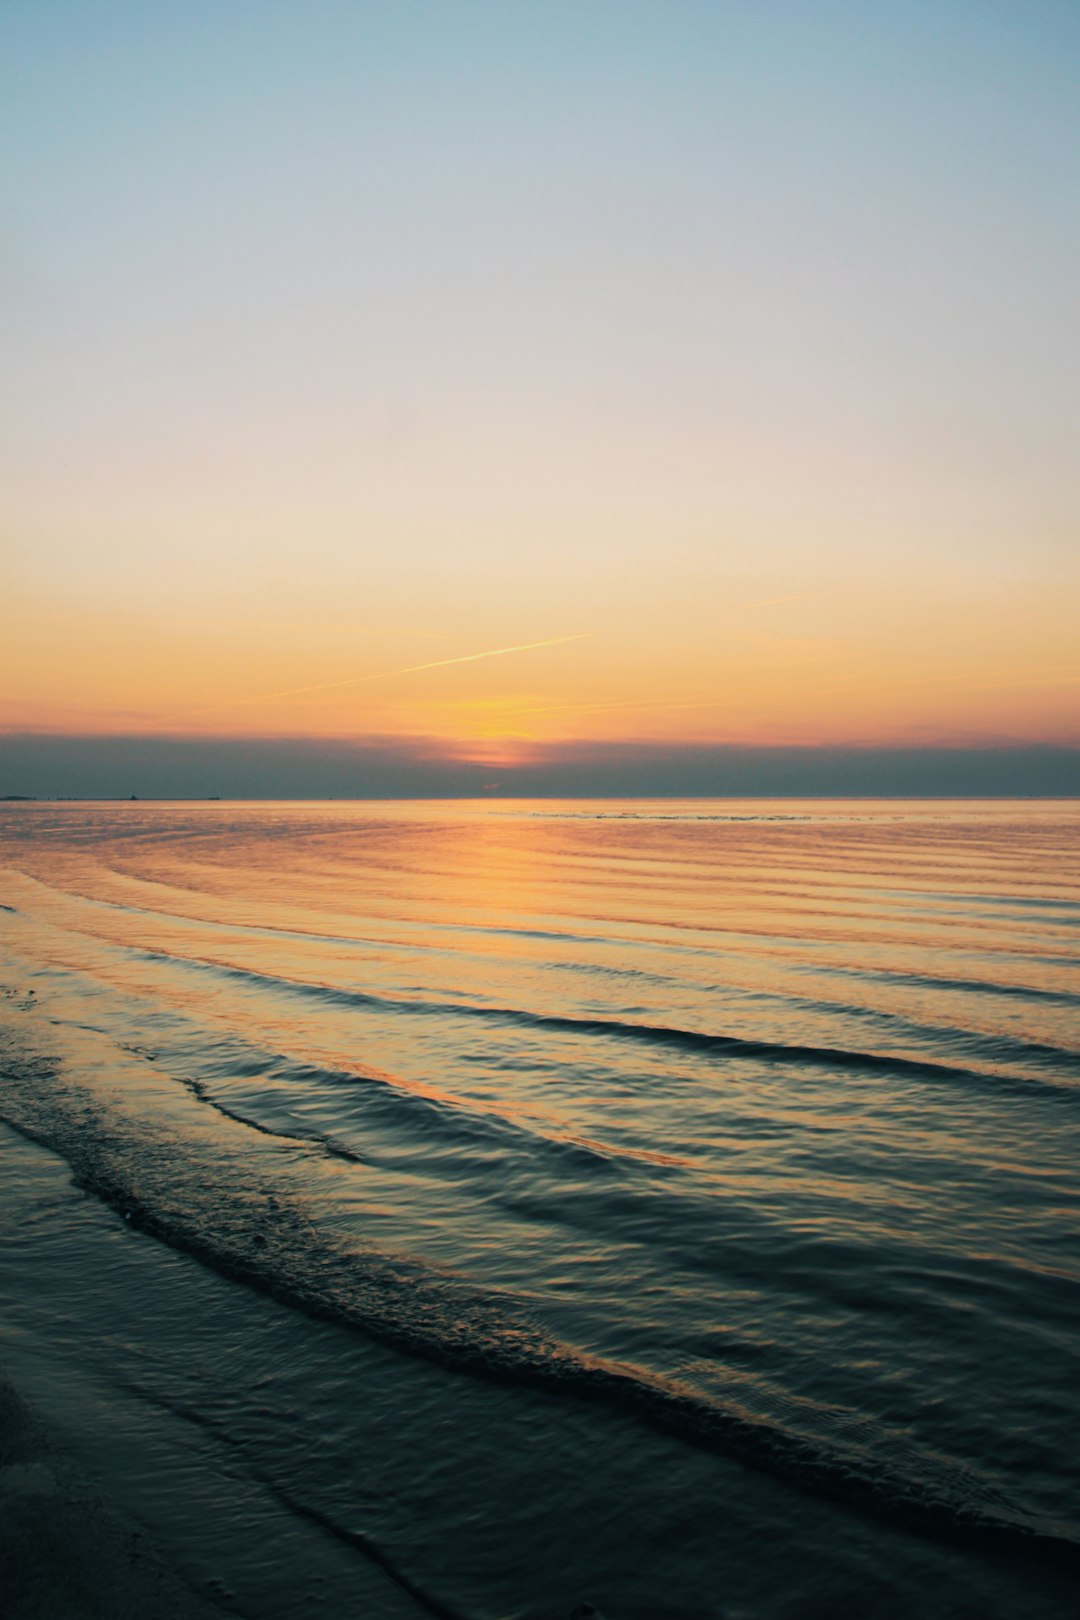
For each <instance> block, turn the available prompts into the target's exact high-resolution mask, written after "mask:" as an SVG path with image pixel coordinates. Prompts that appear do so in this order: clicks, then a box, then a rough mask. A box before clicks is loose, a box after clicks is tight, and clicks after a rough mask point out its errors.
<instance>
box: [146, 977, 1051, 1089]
mask: <svg viewBox="0 0 1080 1620" xmlns="http://www.w3.org/2000/svg"><path fill="white" fill-rule="evenodd" d="M135 954H136V955H138V956H140V957H141V958H143V959H144V960H148V961H153V962H160V963H163V964H166V965H168V966H169V967H172V968H177V967H179V968H182V969H190V970H193V971H196V972H205V973H208V974H212V975H214V976H216V977H219V978H226V979H232V980H234V981H236V982H238V983H241V984H244V985H246V986H248V987H252V988H257V987H263V988H267V989H272V990H273V991H275V992H277V993H281V994H285V995H293V996H299V997H303V998H305V999H311V1000H315V1001H318V1002H321V1003H323V1004H327V1005H332V1006H340V1007H349V1008H367V1009H370V1010H371V1011H376V1012H381V1013H389V1014H392V1015H404V1016H408V1017H421V1018H462V1019H479V1020H481V1021H484V1022H487V1023H494V1024H501V1025H504V1026H507V1027H511V1028H519V1029H535V1030H549V1031H551V1032H552V1033H554V1034H560V1035H582V1036H599V1037H601V1038H605V1039H611V1040H621V1041H638V1042H642V1043H644V1044H646V1045H650V1046H655V1047H661V1048H667V1049H669V1050H673V1051H680V1052H692V1053H695V1054H701V1055H705V1056H713V1057H729V1058H739V1059H758V1060H760V1061H764V1062H769V1063H797V1064H804V1065H805V1064H810V1065H814V1066H815V1067H827V1068H830V1069H851V1070H859V1071H861V1072H863V1073H879V1074H890V1075H900V1076H907V1077H909V1078H911V1079H917V1080H931V1081H933V1080H959V1081H972V1080H974V1081H977V1082H979V1083H987V1082H989V1083H992V1084H994V1085H995V1086H998V1087H1002V1086H1018V1087H1022V1088H1023V1089H1024V1093H1025V1095H1026V1094H1029V1093H1030V1091H1032V1090H1034V1089H1038V1090H1043V1091H1046V1092H1047V1093H1053V1092H1058V1093H1061V1094H1063V1095H1064V1096H1066V1097H1069V1098H1075V1094H1076V1089H1077V1088H1076V1087H1074V1086H1071V1085H1069V1084H1068V1083H1067V1082H1057V1081H1054V1080H1051V1079H1049V1078H1046V1077H1044V1076H1041V1075H1040V1076H1031V1075H1022V1074H1015V1073H1001V1072H999V1071H997V1070H991V1069H982V1068H979V1067H977V1066H976V1065H975V1064H972V1063H970V1062H964V1063H945V1062H941V1061H940V1060H938V1059H936V1058H929V1057H915V1056H908V1055H903V1054H899V1053H888V1052H874V1051H866V1050H862V1049H854V1048H850V1047H837V1046H818V1045H815V1044H812V1043H805V1042H783V1041H775V1040H769V1041H759V1040H750V1039H747V1038H746V1037H744V1036H738V1035H720V1034H715V1033H712V1032H710V1031H706V1030H695V1029H686V1028H682V1027H680V1026H678V1025H671V1024H651V1023H641V1022H637V1021H636V1020H630V1019H622V1018H612V1017H586V1016H581V1017H571V1016H568V1015H566V1014H561V1013H538V1012H532V1011H529V1010H527V1009H525V1008H520V1007H495V1006H485V1005H482V1004H478V1003H474V1002H464V1001H432V1000H426V999H421V998H413V997H397V996H383V995H376V994H375V993H374V992H372V991H367V990H354V989H345V988H343V987H340V986H336V985H327V984H318V983H315V982H313V981H310V980H304V979H291V978H284V977H282V976H281V975H278V974H271V973H262V972H259V971H257V970H255V969H253V968H242V967H237V966H235V965H234V964H232V963H227V962H217V961H214V960H212V959H209V958H194V957H176V956H172V955H169V954H168V953H165V952H161V951H145V950H140V951H137V952H136V953H135ZM936 1033H937V1035H938V1038H939V1039H940V1038H945V1039H952V1040H953V1041H954V1042H957V1043H959V1042H961V1041H964V1040H968V1041H978V1042H979V1044H980V1045H981V1046H982V1047H983V1048H986V1047H990V1048H992V1051H991V1053H990V1054H989V1055H991V1056H992V1057H993V1058H995V1059H996V1060H998V1061H1004V1062H1008V1061H1009V1060H1010V1059H1011V1060H1013V1061H1024V1060H1025V1059H1026V1060H1027V1061H1034V1062H1046V1061H1047V1060H1051V1061H1053V1062H1054V1063H1055V1064H1058V1065H1061V1066H1062V1067H1065V1068H1067V1069H1069V1070H1075V1071H1076V1072H1077V1074H1080V1053H1077V1052H1074V1051H1071V1050H1069V1049H1068V1048H1065V1047H1057V1046H1051V1045H1048V1044H1046V1043H1040V1042H1034V1041H1019V1040H1016V1039H1012V1038H1010V1039H1006V1038H1004V1037H984V1036H978V1035H975V1034H967V1033H966V1032H965V1033H963V1034H957V1033H956V1032H953V1031H949V1032H942V1031H937V1032H936Z"/></svg>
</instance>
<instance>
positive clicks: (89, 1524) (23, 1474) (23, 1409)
mask: <svg viewBox="0 0 1080 1620" xmlns="http://www.w3.org/2000/svg"><path fill="white" fill-rule="evenodd" d="M0 1589H2V1590H3V1591H4V1593H5V1611H4V1612H5V1616H6V1620H53V1617H55V1620H145V1617H146V1616H147V1615H154V1616H155V1617H158V1620H220V1616H221V1614H222V1613H223V1610H221V1609H220V1608H218V1606H217V1605H216V1604H211V1603H209V1602H207V1601H205V1600H204V1599H202V1598H200V1597H199V1596H198V1595H197V1594H196V1593H195V1592H193V1591H192V1589H191V1588H190V1587H189V1586H188V1585H187V1584H186V1583H185V1582H184V1581H183V1580H182V1579H181V1577H180V1576H179V1575H177V1574H176V1573H175V1571H174V1570H173V1569H172V1568H170V1566H169V1565H168V1563H167V1562H166V1560H165V1558H164V1557H163V1555H162V1553H161V1551H160V1549H159V1548H158V1546H157V1545H156V1544H155V1543H154V1542H153V1541H152V1540H151V1538H150V1536H149V1535H148V1534H147V1533H146V1531H145V1530H143V1529H142V1528H141V1527H140V1526H139V1525H137V1524H136V1523H135V1522H134V1521H133V1520H131V1519H130V1518H129V1517H128V1516H127V1514H125V1513H124V1512H123V1510H122V1509H121V1508H120V1507H119V1506H118V1504H117V1503H116V1502H115V1501H114V1500H113V1499H112V1497H111V1496H110V1495H109V1494H108V1492H107V1491H106V1489H105V1488H104V1486H103V1485H102V1484H101V1483H100V1482H99V1481H98V1480H97V1479H96V1478H94V1477H93V1476H92V1475H91V1474H89V1473H88V1472H87V1471H86V1470H85V1469H84V1468H82V1467H81V1466H80V1465H79V1464H78V1463H76V1462H75V1461H74V1459H73V1458H72V1457H71V1456H70V1455H68V1454H67V1453H66V1452H65V1451H64V1450H62V1449H61V1448H60V1446H59V1445H58V1444H57V1443H56V1442H55V1440H54V1438H53V1436H52V1434H51V1433H50V1431H49V1429H48V1426H47V1425H46V1424H45V1423H44V1422H43V1421H42V1419H41V1418H40V1416H39V1414H38V1413H37V1411H36V1410H34V1409H33V1408H31V1407H30V1406H29V1405H28V1404H27V1403H26V1401H25V1400H24V1398H23V1396H22V1395H21V1394H20V1392H19V1391H18V1389H17V1388H16V1386H15V1385H14V1384H13V1383H12V1382H11V1379H10V1377H9V1376H8V1374H7V1371H6V1369H4V1368H2V1367H0Z"/></svg>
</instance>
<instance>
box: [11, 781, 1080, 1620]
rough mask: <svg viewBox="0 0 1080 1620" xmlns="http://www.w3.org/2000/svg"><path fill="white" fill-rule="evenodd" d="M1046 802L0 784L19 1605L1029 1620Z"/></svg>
mask: <svg viewBox="0 0 1080 1620" xmlns="http://www.w3.org/2000/svg"><path fill="white" fill-rule="evenodd" d="M1077 814H1078V812H1077V809H1076V806H1075V805H1074V804H1072V803H1067V802H1062V803H1051V802H1043V803H1029V804H1024V803H1020V802H1017V803H1006V804H990V803H981V804H980V803H977V802H961V801H943V802H937V803H935V802H931V801H925V802H920V801H891V802H890V801H880V802H860V801H828V802H827V801H799V802H793V801H787V802H783V801H769V802H763V801H756V802H755V801H744V802H737V801H723V802H721V801H658V802H655V803H647V804H645V803H633V802H631V801H597V802H594V803H590V804H583V803H580V802H579V803H574V802H572V801H547V802H545V801H529V802H521V803H519V804H513V805H498V806H496V805H480V804H447V805H442V806H439V805H431V804H426V805H421V804H409V803H404V802H403V803H397V804H388V805H372V804H355V805H329V804H327V805H303V804H278V805H231V804H214V805H203V806H189V805H183V804H168V803H163V804H159V805H141V804H140V805H123V806H120V805H116V806H102V805H97V806H95V805H46V804H41V805H18V806H10V807H5V808H4V809H3V810H2V811H0V902H2V903H3V905H4V908H5V909H4V910H3V911H2V912H0V928H2V929H3V941H4V963H5V967H4V974H3V986H2V990H3V995H2V999H0V1077H2V1081H0V1121H2V1123H0V1155H2V1158H3V1164H4V1175H3V1177H2V1178H0V1231H2V1232H3V1233H4V1238H3V1241H2V1243H0V1361H2V1362H3V1364H4V1365H5V1367H6V1369H7V1371H8V1373H9V1374H10V1376H11V1379H12V1383H13V1384H14V1386H15V1388H16V1389H17V1390H18V1391H19V1396H20V1397H22V1398H24V1399H25V1406H26V1408H28V1409H29V1411H30V1413H32V1414H36V1417H35V1416H29V1417H28V1416H26V1415H25V1409H24V1407H23V1405H22V1404H21V1402H20V1399H19V1398H18V1397H15V1396H13V1395H9V1396H7V1397H6V1398H5V1399H6V1405H5V1410H6V1411H8V1412H9V1413H12V1414H14V1416H12V1417H10V1418H9V1419H8V1420H7V1422H6V1424H5V1435H6V1440H5V1444H6V1445H7V1446H8V1448H9V1449H8V1451H7V1452H6V1453H5V1454H4V1456H5V1463H4V1467H5V1475H4V1478H5V1481H6V1483H5V1495H4V1498H3V1500H4V1503H5V1530H4V1543H3V1545H4V1548H5V1557H6V1558H7V1559H9V1560H12V1559H15V1560H16V1561H17V1560H18V1559H21V1558H25V1559H26V1560H27V1562H26V1564H25V1571H26V1573H25V1574H24V1575H22V1576H20V1579H22V1583H23V1589H24V1590H25V1591H26V1592H28V1593H39V1592H40V1593H41V1594H42V1597H41V1602H42V1603H43V1604H47V1603H49V1602H52V1603H54V1608H53V1609H51V1610H50V1609H49V1608H48V1607H47V1606H45V1607H40V1608H39V1609H34V1608H33V1607H27V1608H26V1609H25V1613H26V1615H27V1616H29V1615H30V1614H35V1613H39V1612H40V1613H42V1614H50V1613H56V1614H60V1613H62V1612H64V1611H63V1609H62V1607H55V1605H56V1604H62V1603H63V1602H67V1603H68V1604H69V1605H71V1604H74V1603H77V1602H82V1603H83V1604H84V1610H82V1611H80V1610H78V1609H76V1608H70V1612H71V1613H72V1614H73V1615H75V1614H78V1613H81V1612H85V1613H86V1614H87V1615H97V1614H99V1613H100V1614H102V1615H105V1614H112V1613H116V1614H117V1615H123V1614H125V1613H126V1612H128V1611H127V1610H125V1609H123V1608H121V1607H119V1606H117V1605H119V1603H121V1602H130V1604H131V1605H133V1606H134V1607H133V1608H132V1610H131V1612H136V1611H137V1609H138V1605H139V1604H142V1606H143V1609H144V1610H145V1611H146V1612H150V1611H151V1610H152V1612H154V1613H162V1614H170V1613H176V1614H177V1615H183V1614H186V1613H189V1612H190V1613H192V1614H201V1613H203V1612H219V1613H235V1614H241V1615H245V1616H248V1617H250V1620H294V1617H295V1620H300V1617H301V1616H304V1615H316V1614H325V1615H327V1616H328V1617H334V1616H345V1615H352V1614H356V1615H357V1616H371V1617H372V1620H396V1617H398V1616H401V1617H402V1620H405V1617H407V1616H414V1615H419V1614H422V1613H428V1614H436V1615H450V1616H457V1617H460V1620H501V1617H505V1616H508V1615H513V1616H516V1617H520V1620H567V1617H568V1616H569V1615H570V1614H572V1613H573V1612H574V1611H575V1610H576V1609H581V1608H582V1606H583V1605H587V1604H591V1605H593V1606H594V1607H595V1608H596V1609H597V1610H598V1611H599V1612H601V1613H602V1614H603V1615H605V1616H606V1617H607V1620H645V1617H646V1616H670V1617H672V1620H675V1617H678V1620H690V1617H691V1616H694V1617H698V1620H703V1617H706V1616H708V1617H711V1620H741V1617H745V1620H750V1617H755V1620H807V1617H822V1620H824V1616H826V1615H832V1614H837V1613H841V1612H843V1613H858V1614H860V1615H862V1616H866V1617H868V1620H902V1617H903V1616H905V1615H909V1614H911V1613H913V1612H919V1613H922V1614H925V1615H927V1616H931V1617H933V1616H941V1617H942V1620H944V1617H945V1616H953V1615H956V1614H958V1613H972V1614H974V1613H978V1614H979V1615H980V1616H987V1617H1000V1620H1006V1617H1011V1616H1014V1615H1016V1614H1018V1613H1023V1614H1024V1615H1025V1616H1032V1617H1033V1620H1065V1617H1066V1616H1067V1615H1069V1614H1070V1613H1071V1593H1072V1588H1073V1583H1074V1581H1075V1574H1076V1569H1077V1567H1078V1557H1080V1553H1078V1549H1080V1539H1078V1528H1077V1527H1078V1525H1080V1499H1078V1497H1077V1495H1076V1480H1075V1472H1074V1464H1073V1458H1072V1455H1071V1452H1070V1450H1069V1447H1068V1444H1067V1441H1066V1440H1065V1438H1064V1437H1065V1435H1066V1434H1067V1432H1068V1427H1069V1424H1070V1422H1072V1420H1073V1419H1074V1417H1075V1415H1076V1411H1075V1407H1076V1399H1077V1396H1076V1390H1075V1381H1074V1380H1073V1378H1072V1376H1071V1371H1070V1369H1071V1366H1072V1359H1071V1358H1072V1355H1073V1354H1074V1351H1075V1302H1076V1297H1077V1286H1078V1281H1080V1279H1078V1277H1077V1275H1076V1265H1075V1257H1074V1253H1073V1247H1074V1246H1073V1242H1072V1234H1073V1216H1074V1212H1075V1208H1076V1204H1077V1200H1078V1198H1080V1189H1078V1187H1077V1183H1076V1170H1075V1166H1076V1162H1077V1155H1076V1147H1077V1132H1078V1125H1080V1115H1078V1113H1077V1102H1078V1087H1080V1054H1078V1053H1077V1051H1076V1049H1075V1045H1074V1042H1073V1040H1072V1038H1071V1034H1070V1032H1071V1030H1072V1029H1074V1027H1075V1010H1076V1004H1077V989H1076V982H1075V971H1074V968H1073V965H1072V958H1071V954H1070V941H1071V934H1070V930H1072V929H1073V928H1074V927H1075V918H1076V916H1077V915H1078V914H1080V881H1078V879H1077V875H1076V873H1075V870H1074V862H1075V853H1074V852H1075V835H1076V830H1077ZM12 1470H14V1472H12ZM90 1482H93V1483H90ZM99 1526H102V1527H104V1528H102V1529H100V1531H99V1529H98V1527H99ZM58 1537H59V1538H60V1539H61V1540H62V1541H63V1544H64V1547H65V1549H66V1552H65V1554H64V1557H63V1558H62V1559H61V1558H59V1557H57V1556H54V1554H53V1552H52V1550H51V1549H52V1547H53V1545H54V1542H55V1540H56V1539H57V1538H58ZM144 1547H145V1548H147V1549H150V1548H156V1549H157V1551H156V1552H150V1551H147V1552H146V1553H145V1554H144V1552H143V1548H144ZM15 1567H16V1569H17V1570H18V1569H22V1568H23V1567H24V1566H23V1565H21V1564H19V1563H18V1562H16V1565H15ZM45 1571H47V1572H48V1581H46V1579H45V1573H44V1572H45ZM50 1582H51V1584H49V1583H50ZM79 1582H82V1585H81V1586H80V1585H79V1584H78V1583H79ZM148 1582H149V1583H150V1585H147V1583H148ZM65 1583H66V1584H65ZM140 1583H141V1584H140ZM154 1583H156V1585H155V1584H154ZM106 1591H109V1592H113V1591H115V1593H116V1594H117V1597H116V1599H115V1602H114V1607H113V1608H112V1609H110V1608H108V1607H107V1606H105V1607H101V1606H100V1605H101V1604H102V1603H105V1601H106V1600H105V1597H104V1596H103V1594H104V1593H105V1592H106ZM152 1592H156V1593H159V1594H160V1595H158V1596H153V1597H152V1600H151V1597H150V1596H148V1595H147V1594H148V1593H152ZM127 1593H130V1599H129V1598H128V1597H127V1596H126V1595H125V1594H127ZM33 1601H37V1599H36V1597H28V1598H26V1599H25V1603H31V1602H33ZM95 1602H96V1603H98V1604H99V1607H98V1608H96V1609H95V1608H94V1607H93V1606H92V1605H93V1603H95ZM169 1603H171V1604H173V1609H172V1610H170V1609H169V1608H168V1604H169ZM185 1604H186V1605H187V1606H188V1607H187V1608H185V1607H184V1606H183V1605H185ZM16 1612H17V1613H18V1612H19V1611H16ZM20 1620H21V1616H20Z"/></svg>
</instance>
